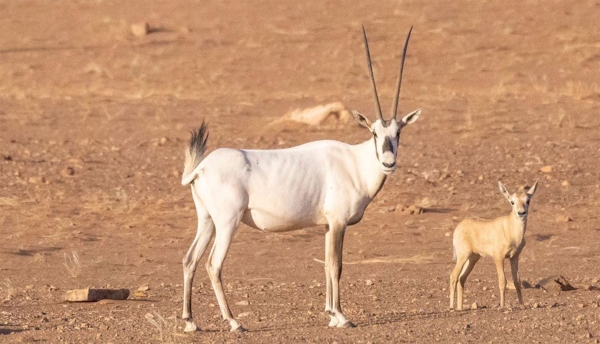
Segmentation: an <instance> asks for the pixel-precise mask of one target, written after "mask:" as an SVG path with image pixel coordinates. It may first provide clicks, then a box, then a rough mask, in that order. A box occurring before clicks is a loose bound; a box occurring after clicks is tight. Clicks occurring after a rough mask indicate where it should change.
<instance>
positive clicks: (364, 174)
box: [353, 137, 387, 199]
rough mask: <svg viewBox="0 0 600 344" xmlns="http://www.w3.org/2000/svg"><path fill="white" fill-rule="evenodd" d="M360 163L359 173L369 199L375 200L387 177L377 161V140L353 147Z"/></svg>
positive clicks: (373, 139)
mask: <svg viewBox="0 0 600 344" xmlns="http://www.w3.org/2000/svg"><path fill="white" fill-rule="evenodd" d="M353 148H354V152H355V155H356V160H357V163H358V172H359V174H360V179H361V181H362V183H363V185H364V186H365V187H366V191H367V194H368V196H369V198H371V199H373V198H374V197H375V196H376V195H377V193H379V191H380V190H381V188H382V187H383V184H384V183H385V180H386V177H387V176H386V175H385V173H383V171H382V170H381V166H380V165H381V163H380V162H379V159H377V149H376V146H375V138H374V137H371V138H370V139H369V140H367V141H365V142H363V143H359V144H357V145H354V146H353Z"/></svg>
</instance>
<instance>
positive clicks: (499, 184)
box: [498, 181, 510, 201]
mask: <svg viewBox="0 0 600 344" xmlns="http://www.w3.org/2000/svg"><path fill="white" fill-rule="evenodd" d="M498 188H499V189H500V192H502V194H503V195H504V197H506V199H507V200H509V201H510V192H508V190H507V189H506V186H504V184H502V183H501V182H500V181H498Z"/></svg>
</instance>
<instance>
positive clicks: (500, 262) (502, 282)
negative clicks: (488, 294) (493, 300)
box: [494, 257, 506, 308]
mask: <svg viewBox="0 0 600 344" xmlns="http://www.w3.org/2000/svg"><path fill="white" fill-rule="evenodd" d="M494 262H495V263H496V271H497V272H498V289H499V290H500V308H504V295H505V292H506V276H504V258H503V257H495V258H494Z"/></svg>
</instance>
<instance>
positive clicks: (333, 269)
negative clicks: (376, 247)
mask: <svg viewBox="0 0 600 344" xmlns="http://www.w3.org/2000/svg"><path fill="white" fill-rule="evenodd" d="M345 232H346V224H345V223H341V224H333V223H332V224H330V225H329V226H328V231H327V233H326V234H325V280H326V284H327V287H326V293H327V294H326V296H325V312H326V313H327V314H328V315H329V316H330V317H331V321H330V322H329V326H330V327H354V324H352V322H350V321H349V320H347V319H346V317H345V316H344V314H343V313H342V308H341V305H340V288H339V285H340V277H341V276H342V251H343V247H344V234H345Z"/></svg>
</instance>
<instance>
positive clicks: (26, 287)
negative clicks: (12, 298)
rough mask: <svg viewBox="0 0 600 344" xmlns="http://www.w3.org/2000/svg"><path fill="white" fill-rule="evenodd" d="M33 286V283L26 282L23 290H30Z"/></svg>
mask: <svg viewBox="0 0 600 344" xmlns="http://www.w3.org/2000/svg"><path fill="white" fill-rule="evenodd" d="M34 287H35V286H34V285H33V284H28V285H26V286H25V290H31V289H33V288H34Z"/></svg>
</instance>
